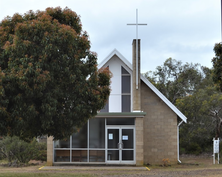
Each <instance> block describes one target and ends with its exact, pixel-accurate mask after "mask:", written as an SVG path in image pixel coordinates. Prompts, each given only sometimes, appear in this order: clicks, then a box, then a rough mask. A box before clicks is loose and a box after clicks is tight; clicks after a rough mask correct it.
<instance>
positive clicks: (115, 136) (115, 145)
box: [106, 126, 135, 164]
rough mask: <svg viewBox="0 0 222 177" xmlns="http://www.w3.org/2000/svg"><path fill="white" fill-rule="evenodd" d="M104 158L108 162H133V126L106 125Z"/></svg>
mask: <svg viewBox="0 0 222 177" xmlns="http://www.w3.org/2000/svg"><path fill="white" fill-rule="evenodd" d="M106 132H107V149H106V160H107V162H108V163H123V164H124V163H125V164H130V163H132V164H133V163H135V148H134V146H135V140H134V139H135V138H134V128H133V127H122V126H118V127H116V126H115V127H107V128H106Z"/></svg>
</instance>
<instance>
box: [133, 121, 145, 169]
mask: <svg viewBox="0 0 222 177" xmlns="http://www.w3.org/2000/svg"><path fill="white" fill-rule="evenodd" d="M135 127H136V165H137V166H141V165H143V164H144V162H143V118H136V119H135Z"/></svg>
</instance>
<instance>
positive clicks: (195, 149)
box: [187, 142, 202, 155]
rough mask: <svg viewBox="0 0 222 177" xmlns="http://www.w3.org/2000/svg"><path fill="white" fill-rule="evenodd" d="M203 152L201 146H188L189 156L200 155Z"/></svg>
mask: <svg viewBox="0 0 222 177" xmlns="http://www.w3.org/2000/svg"><path fill="white" fill-rule="evenodd" d="M201 152H202V149H201V147H200V145H199V144H197V143H195V142H192V143H190V144H189V145H188V146H187V153H188V154H195V155H199V154H200V153H201Z"/></svg>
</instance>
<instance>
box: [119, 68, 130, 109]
mask: <svg viewBox="0 0 222 177" xmlns="http://www.w3.org/2000/svg"><path fill="white" fill-rule="evenodd" d="M121 75H122V78H121V79H122V81H121V82H122V84H121V85H122V112H130V111H131V77H130V73H129V72H128V71H127V70H126V69H124V68H123V67H121Z"/></svg>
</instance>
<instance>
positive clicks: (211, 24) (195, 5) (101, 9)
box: [0, 0, 221, 72]
mask: <svg viewBox="0 0 222 177" xmlns="http://www.w3.org/2000/svg"><path fill="white" fill-rule="evenodd" d="M57 6H60V7H61V8H65V7H66V6H67V7H68V8H70V9H72V10H73V11H75V12H76V13H77V14H78V15H80V16H81V21H82V24H83V29H84V30H85V31H87V32H88V34H89V36H90V41H91V50H92V51H94V52H96V53H97V54H98V62H100V61H102V60H103V59H104V58H105V57H106V56H108V55H109V54H110V53H111V52H112V50H113V49H117V50H118V51H119V52H120V53H121V54H122V55H123V56H124V57H125V58H126V59H128V60H129V61H130V62H131V60H132V51H131V50H132V40H133V39H134V38H136V27H135V26H127V23H135V22H136V9H138V16H139V18H138V19H139V23H147V26H140V27H139V38H140V39H141V60H142V61H141V63H142V66H141V70H142V72H146V71H154V70H155V68H156V67H157V66H160V65H162V64H163V62H164V61H165V60H166V59H167V58H169V57H171V58H174V59H176V60H181V61H182V62H183V63H186V62H188V63H191V62H192V63H200V64H201V65H203V66H207V67H210V68H211V67H212V63H211V59H212V58H213V57H214V51H213V47H214V44H215V43H218V42H221V15H220V13H221V12H220V11H221V9H220V0H168V1H166V0H7V1H5V0H0V20H2V19H3V18H4V17H6V16H7V15H9V16H12V15H13V14H14V13H16V12H17V13H20V14H24V13H25V12H27V11H29V10H33V11H36V10H45V9H46V8H47V7H57Z"/></svg>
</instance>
